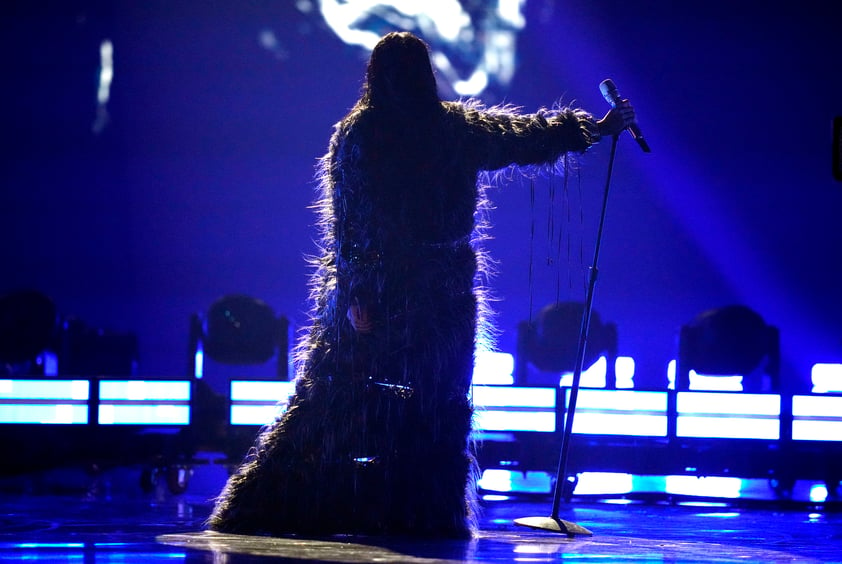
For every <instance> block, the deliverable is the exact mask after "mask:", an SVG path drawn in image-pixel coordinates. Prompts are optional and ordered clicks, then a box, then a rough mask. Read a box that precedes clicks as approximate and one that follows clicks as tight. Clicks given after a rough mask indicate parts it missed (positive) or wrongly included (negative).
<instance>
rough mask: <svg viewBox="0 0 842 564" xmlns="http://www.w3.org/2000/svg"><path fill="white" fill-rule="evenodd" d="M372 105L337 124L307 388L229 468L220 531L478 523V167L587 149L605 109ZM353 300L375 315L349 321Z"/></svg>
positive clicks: (326, 169) (320, 205)
mask: <svg viewBox="0 0 842 564" xmlns="http://www.w3.org/2000/svg"><path fill="white" fill-rule="evenodd" d="M369 79H370V81H371V77H369ZM369 86H370V84H369ZM374 100H375V98H374V97H372V96H364V97H363V98H362V99H361V101H360V102H359V103H358V104H357V106H356V107H355V108H354V109H353V110H352V111H351V112H350V113H349V114H348V115H347V116H346V117H345V118H344V119H343V120H342V121H341V122H339V123H338V124H337V125H336V128H335V131H334V133H333V135H332V137H331V140H330V145H329V150H328V153H327V155H326V156H325V157H324V158H323V159H322V160H321V163H320V175H319V177H320V195H319V200H318V202H317V210H318V213H319V217H320V226H321V237H322V239H321V244H320V255H319V256H318V257H316V259H315V264H316V269H315V272H314V275H313V278H312V301H313V314H312V320H311V324H310V327H309V328H308V330H307V332H306V334H305V335H304V336H303V338H302V340H301V342H300V343H299V347H298V350H297V361H298V362H297V382H296V392H295V394H294V395H293V397H292V398H291V400H290V403H289V408H288V409H287V411H286V412H285V413H284V414H283V415H282V416H281V417H280V418H279V419H278V420H277V421H276V422H275V423H274V424H272V425H270V426H269V427H267V428H266V429H264V431H263V432H262V433H261V435H260V436H259V438H258V440H257V443H256V445H255V447H254V448H253V449H252V451H251V452H250V454H249V456H248V458H247V460H246V461H245V462H244V463H243V465H242V466H241V467H240V468H239V469H238V470H237V471H236V473H235V474H234V475H232V476H231V478H230V479H229V481H228V483H227V485H226V486H225V489H224V490H223V492H222V493H221V495H220V497H219V499H218V500H217V504H216V507H215V509H214V512H213V515H212V516H211V518H210V520H209V527H210V528H211V529H213V530H217V531H222V532H228V533H243V534H270V535H283V534H295V533H297V534H306V535H329V534H364V535H407V536H426V537H449V538H466V537H469V536H470V535H471V534H472V532H473V520H472V517H473V511H474V510H473V505H472V503H471V501H472V492H473V489H474V480H473V457H472V453H471V445H470V439H469V434H470V431H471V421H472V404H471V400H470V385H471V376H472V370H473V360H474V349H475V344H476V340H477V335H478V331H479V332H482V331H483V320H482V317H483V316H482V312H483V311H484V308H485V303H484V301H483V292H482V290H481V288H480V286H479V285H478V284H477V281H478V280H480V279H481V276H482V275H483V269H484V260H483V257H484V255H483V254H482V251H481V249H480V248H479V243H480V239H481V237H479V236H478V226H479V223H478V221H477V215H478V213H479V212H480V211H481V207H482V205H483V203H484V201H485V198H484V193H483V188H482V185H481V184H480V183H479V182H478V175H480V173H481V171H493V170H497V169H500V168H503V167H507V166H510V165H530V164H551V163H553V162H555V161H556V160H557V159H558V158H559V157H560V156H561V155H562V154H564V153H566V152H570V151H574V152H582V151H585V150H586V149H587V148H588V147H589V146H590V144H591V142H592V141H593V140H594V139H593V137H592V132H594V131H595V125H594V120H593V118H592V117H591V116H590V115H589V114H587V113H585V112H582V111H579V110H572V109H561V110H557V111H542V112H540V113H537V114H531V115H522V114H519V113H517V112H516V111H514V110H513V109H505V108H497V109H486V108H483V107H482V106H480V105H478V104H476V103H462V102H440V101H438V99H437V98H436V100H435V102H434V103H432V104H416V105H415V106H412V105H410V107H409V109H407V108H406V107H404V108H401V109H399V110H396V109H395V108H388V107H385V106H382V105H378V104H377V103H375V102H374ZM353 307H357V308H358V311H362V312H363V314H364V317H365V323H363V324H360V323H357V324H356V325H355V324H353V323H352V322H351V318H350V315H349V311H350V310H351V308H353ZM361 325H362V327H361Z"/></svg>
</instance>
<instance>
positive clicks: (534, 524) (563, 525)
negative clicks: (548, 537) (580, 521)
mask: <svg viewBox="0 0 842 564" xmlns="http://www.w3.org/2000/svg"><path fill="white" fill-rule="evenodd" d="M515 525H520V526H522V527H529V528H530V529H541V530H543V531H550V532H553V533H562V534H565V535H567V536H568V537H574V536H576V535H582V536H588V537H592V536H593V533H592V532H590V531H589V530H588V529H586V528H584V527H583V526H581V525H577V524H576V523H571V522H570V521H565V520H564V519H558V518H557V517H521V518H520V519H515Z"/></svg>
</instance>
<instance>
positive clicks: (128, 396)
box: [97, 380, 190, 425]
mask: <svg viewBox="0 0 842 564" xmlns="http://www.w3.org/2000/svg"><path fill="white" fill-rule="evenodd" d="M97 421H98V422H99V424H100V425H189V424H190V382H189V381H186V380H102V381H101V382H100V383H99V411H98V414H97Z"/></svg>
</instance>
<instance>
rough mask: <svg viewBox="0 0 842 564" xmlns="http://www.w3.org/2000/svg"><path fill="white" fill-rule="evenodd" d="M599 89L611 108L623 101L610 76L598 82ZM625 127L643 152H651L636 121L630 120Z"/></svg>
mask: <svg viewBox="0 0 842 564" xmlns="http://www.w3.org/2000/svg"><path fill="white" fill-rule="evenodd" d="M599 91H600V92H602V97H603V98H605V101H606V102H608V103H609V104H611V107H612V108H616V107H617V106H619V105H620V103H621V102H622V101H623V98H622V96H620V91H619V90H617V85H616V84H614V81H613V80H611V79H610V78H606V79H605V80H603V81H602V82H600V83H599ZM626 129H627V130H628V132H629V133H631V135H632V137H634V140H635V141H637V144H638V145H640V148H641V149H643V152H644V153H651V152H652V150H651V149H649V144H648V143H647V142H646V139H644V138H643V133H641V132H640V126H639V125H637V121H634V122H632V124H631V125H629V126H628V127H627V128H626Z"/></svg>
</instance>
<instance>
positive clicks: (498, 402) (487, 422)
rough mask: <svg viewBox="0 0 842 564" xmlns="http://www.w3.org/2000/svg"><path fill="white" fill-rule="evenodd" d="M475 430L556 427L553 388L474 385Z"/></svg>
mask: <svg viewBox="0 0 842 564" xmlns="http://www.w3.org/2000/svg"><path fill="white" fill-rule="evenodd" d="M472 397H473V402H474V408H475V412H474V429H475V430H477V431H534V432H543V433H552V432H554V431H555V430H556V412H555V404H556V389H555V388H525V387H524V388H521V387H514V386H473V387H472Z"/></svg>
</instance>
